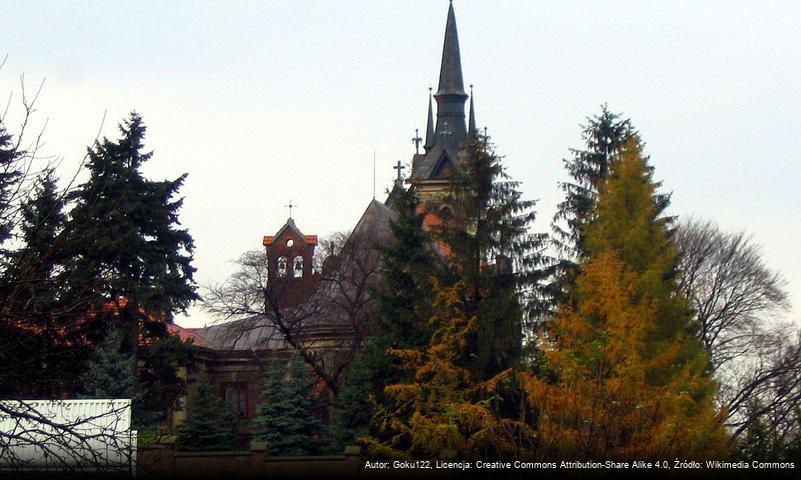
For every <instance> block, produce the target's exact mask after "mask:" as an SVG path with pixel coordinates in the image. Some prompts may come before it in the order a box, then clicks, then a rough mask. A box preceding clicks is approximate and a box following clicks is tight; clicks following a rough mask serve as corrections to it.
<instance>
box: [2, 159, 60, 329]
mask: <svg viewBox="0 0 801 480" xmlns="http://www.w3.org/2000/svg"><path fill="white" fill-rule="evenodd" d="M66 220H67V216H66V214H65V213H64V199H63V196H62V194H61V192H59V191H58V186H57V179H56V177H55V174H54V172H53V170H52V169H47V170H45V171H44V172H43V173H42V174H41V175H40V177H39V178H38V179H37V181H36V185H35V187H34V191H33V197H32V198H30V199H29V200H27V201H25V202H23V204H22V222H21V223H20V239H21V240H22V247H21V248H20V249H19V250H17V251H15V252H14V254H13V268H14V269H15V270H16V271H17V275H18V276H19V277H20V278H22V279H24V282H23V283H22V285H20V287H21V288H20V292H19V294H18V295H17V297H18V298H17V302H18V303H19V304H20V307H21V308H22V309H24V311H25V312H27V313H29V314H30V315H31V316H41V315H46V314H48V313H50V312H52V311H53V309H54V308H56V303H57V300H58V293H59V288H58V286H57V285H56V284H57V282H58V279H57V278H56V270H57V269H58V267H59V266H60V265H62V264H63V260H64V257H63V252H62V251H61V245H60V243H61V242H60V239H59V235H60V234H61V232H62V230H63V229H64V225H65V223H66ZM28 317H29V315H27V314H26V315H25V318H28Z"/></svg>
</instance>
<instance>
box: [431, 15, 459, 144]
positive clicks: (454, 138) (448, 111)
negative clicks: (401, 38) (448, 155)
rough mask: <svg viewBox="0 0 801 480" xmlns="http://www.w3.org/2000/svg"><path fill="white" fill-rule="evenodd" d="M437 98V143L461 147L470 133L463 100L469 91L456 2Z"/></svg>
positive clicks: (447, 32)
mask: <svg viewBox="0 0 801 480" xmlns="http://www.w3.org/2000/svg"><path fill="white" fill-rule="evenodd" d="M434 98H435V99H436V100H437V126H436V129H435V131H434V133H435V135H436V138H435V140H434V143H435V144H437V145H443V146H445V147H446V148H454V149H456V148H459V147H460V146H461V145H462V144H463V143H464V141H465V138H466V137H467V129H466V128H465V122H464V121H465V118H464V102H465V101H466V100H467V94H466V93H465V92H464V82H463V81H462V59H461V54H460V53H459V35H458V34H457V32H456V15H455V14H454V13H453V2H451V3H450V5H449V6H448V19H447V21H446V23H445V41H444V43H443V45H442V64H441V65H440V70H439V88H438V90H437V93H436V94H435V95H434Z"/></svg>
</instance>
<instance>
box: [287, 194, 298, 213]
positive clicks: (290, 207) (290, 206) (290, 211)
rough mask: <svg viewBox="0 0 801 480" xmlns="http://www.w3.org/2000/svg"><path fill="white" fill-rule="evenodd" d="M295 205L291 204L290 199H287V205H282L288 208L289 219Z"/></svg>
mask: <svg viewBox="0 0 801 480" xmlns="http://www.w3.org/2000/svg"><path fill="white" fill-rule="evenodd" d="M297 206H298V205H297V204H294V203H292V199H291V198H290V199H289V205H284V207H289V218H292V209H293V208H295V207H297Z"/></svg>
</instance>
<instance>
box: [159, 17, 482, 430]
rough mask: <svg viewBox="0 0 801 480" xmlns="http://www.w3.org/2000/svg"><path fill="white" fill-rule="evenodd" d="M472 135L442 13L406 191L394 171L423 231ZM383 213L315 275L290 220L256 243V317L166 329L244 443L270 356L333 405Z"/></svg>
mask: <svg viewBox="0 0 801 480" xmlns="http://www.w3.org/2000/svg"><path fill="white" fill-rule="evenodd" d="M468 99H469V100H470V105H469V116H468V117H467V119H466V118H465V106H466V102H467V100H468ZM434 102H436V115H435V111H434ZM475 130H476V118H475V111H474V105H473V99H472V87H471V96H468V94H467V93H466V92H465V88H464V82H463V79H462V66H461V58H460V52H459V38H458V34H457V29H456V17H455V14H454V10H453V4H450V5H449V7H448V14H447V20H446V24H445V36H444V42H443V49H442V62H441V66H440V72H439V83H438V87H437V90H436V92H435V93H433V94H432V92H431V89H429V98H428V117H427V123H426V131H425V141H424V142H423V139H420V138H416V139H415V140H416V142H415V147H416V150H417V151H416V153H415V154H414V156H413V158H412V168H411V173H410V175H409V177H408V178H407V179H405V182H403V181H402V179H401V171H400V168H402V167H401V166H400V164H399V165H398V166H397V167H396V168H397V169H398V181H397V182H396V184H395V188H410V189H413V190H414V191H415V192H416V193H417V194H418V196H419V198H420V199H421V204H422V208H423V209H425V211H426V212H428V213H427V216H426V220H425V222H426V223H427V224H428V225H429V226H430V225H433V224H435V223H436V222H441V221H442V220H447V219H448V218H449V216H450V215H451V212H450V210H449V206H448V205H447V204H445V203H444V202H443V197H444V195H445V193H446V192H447V190H448V187H449V180H448V179H449V178H450V177H449V175H450V173H451V172H452V171H453V170H454V169H456V168H458V166H459V165H460V163H461V162H462V160H463V158H464V155H465V152H464V148H463V147H464V146H465V143H466V141H467V139H468V137H469V135H468V132H473V131H475ZM420 143H423V151H420V148H419V147H420ZM391 195H392V194H390V198H391ZM386 203H387V204H385V203H382V202H379V201H377V200H375V199H373V200H372V201H370V202H369V204H368V205H367V208H366V209H365V211H364V213H363V214H362V217H361V218H360V219H359V220H358V222H357V223H356V225H355V227H354V228H353V230H352V232H351V233H350V234H349V236H348V237H347V239H346V240H345V241H344V243H343V245H342V246H341V248H340V249H339V251H338V252H337V254H336V255H330V256H328V257H326V258H324V259H323V260H322V261H321V262H320V261H319V259H318V261H317V262H316V263H317V264H318V265H317V266H315V258H316V257H315V254H316V249H317V248H319V245H318V237H317V235H314V234H308V233H306V232H304V230H305V229H306V228H308V226H298V225H296V224H295V221H294V219H293V218H291V216H290V218H289V219H287V221H286V223H285V224H284V225H283V226H282V227H281V228H280V229H279V230H278V231H277V232H275V234H273V235H268V236H265V237H264V238H263V240H262V245H263V247H264V248H265V252H266V255H265V261H266V272H267V273H266V278H265V279H264V281H265V291H266V292H267V295H266V297H267V299H266V301H265V302H264V306H263V311H261V312H258V313H254V314H253V315H249V316H245V315H242V317H243V318H240V319H237V320H233V321H229V322H227V323H220V324H215V325H212V326H208V327H205V328H198V329H190V328H181V327H179V326H177V325H176V326H174V329H173V333H174V334H177V335H180V336H181V337H182V338H188V339H191V340H192V341H193V342H194V343H195V344H196V345H197V346H199V347H200V348H201V350H202V355H201V358H200V361H201V362H202V364H203V365H204V367H205V368H206V369H207V370H208V372H209V376H210V378H211V379H212V381H213V383H214V385H215V389H216V391H217V392H218V394H219V395H220V397H223V398H225V399H227V400H228V401H230V402H232V404H233V405H235V407H236V410H237V413H238V414H239V416H240V417H241V418H242V419H243V420H245V422H243V425H244V427H243V432H242V433H243V435H247V434H248V432H249V423H250V422H249V420H250V419H251V418H253V416H254V415H255V412H256V406H257V405H258V402H259V400H260V396H261V390H262V386H263V382H262V376H263V374H264V365H265V363H266V360H267V359H269V358H270V357H271V356H274V355H281V356H286V355H290V354H293V353H296V352H300V353H301V357H303V358H304V360H306V361H307V363H314V364H315V365H316V366H317V368H316V370H315V373H316V374H317V376H318V377H319V378H321V380H320V381H319V382H318V388H317V393H318V394H319V395H322V396H331V395H333V393H332V391H331V388H330V385H329V383H328V382H335V381H336V379H337V377H338V376H339V375H340V374H341V373H342V372H343V371H344V369H345V367H346V366H347V364H348V363H349V361H350V360H351V359H352V357H353V355H354V354H355V353H356V352H358V350H359V349H360V348H361V346H362V345H363V342H364V340H365V338H366V337H367V336H368V335H369V328H368V325H367V323H368V322H367V318H368V315H369V314H370V312H371V311H372V310H373V308H374V305H373V303H372V301H371V299H370V296H369V290H370V288H372V287H375V286H378V285H380V282H381V275H380V271H379V270H380V267H381V256H380V254H379V252H377V251H376V250H375V248H374V245H376V244H383V245H391V242H392V234H391V230H390V227H389V225H390V222H391V221H392V219H393V218H394V217H395V213H394V212H393V210H392V208H391V207H390V206H388V205H391V204H392V203H391V201H388V202H386ZM290 211H291V210H290ZM290 215H291V214H290ZM318 256H319V255H318ZM182 403H183V402H182ZM184 416H185V413H184V412H182V411H180V410H176V411H174V412H171V415H170V420H169V421H170V423H171V424H172V425H171V426H173V425H175V424H177V423H178V422H180V421H181V420H182V418H184Z"/></svg>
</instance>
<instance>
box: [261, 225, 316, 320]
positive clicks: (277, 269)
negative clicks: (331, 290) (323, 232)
mask: <svg viewBox="0 0 801 480" xmlns="http://www.w3.org/2000/svg"><path fill="white" fill-rule="evenodd" d="M262 243H263V245H264V247H265V248H266V249H267V284H268V287H269V294H270V295H271V297H272V298H271V300H272V301H275V302H276V303H277V304H278V305H279V307H281V308H283V307H292V306H295V305H298V304H300V303H302V302H303V301H305V300H306V299H307V298H309V296H310V295H311V294H312V293H314V291H315V290H316V289H317V287H318V286H319V285H320V274H319V272H314V271H313V269H312V259H313V258H314V249H315V247H316V246H317V235H305V234H304V233H303V232H301V231H300V230H299V229H298V227H297V226H296V225H295V221H294V220H293V219H292V218H291V217H290V218H289V219H288V220H287V221H286V223H285V224H284V226H283V227H281V228H280V229H279V230H278V232H277V233H276V234H275V235H269V236H265V237H264V241H263V242H262Z"/></svg>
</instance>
